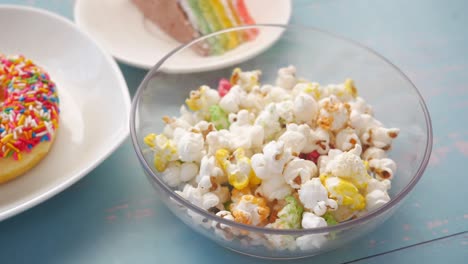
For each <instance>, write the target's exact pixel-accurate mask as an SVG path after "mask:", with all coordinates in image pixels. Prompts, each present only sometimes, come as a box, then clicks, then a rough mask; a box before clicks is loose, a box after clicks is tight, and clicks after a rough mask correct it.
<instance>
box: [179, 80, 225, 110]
mask: <svg viewBox="0 0 468 264" xmlns="http://www.w3.org/2000/svg"><path fill="white" fill-rule="evenodd" d="M218 102H219V94H218V92H217V91H216V90H214V89H211V88H210V87H208V86H206V85H202V86H200V88H198V90H196V91H191V92H190V97H189V98H188V99H186V100H185V103H186V104H187V106H188V108H189V109H190V110H192V111H202V112H207V111H208V108H209V107H210V106H212V105H215V104H217V103H218Z"/></svg>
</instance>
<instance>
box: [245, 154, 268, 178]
mask: <svg viewBox="0 0 468 264" xmlns="http://www.w3.org/2000/svg"><path fill="white" fill-rule="evenodd" d="M250 161H251V164H252V169H253V170H254V172H255V175H256V176H257V177H258V178H259V179H262V180H266V179H268V178H270V177H271V176H272V175H271V174H269V171H268V168H267V163H266V161H265V157H264V156H263V154H261V153H257V154H254V155H253V156H252V158H251V159H250Z"/></svg>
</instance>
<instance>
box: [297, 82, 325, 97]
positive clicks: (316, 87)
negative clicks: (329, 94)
mask: <svg viewBox="0 0 468 264" xmlns="http://www.w3.org/2000/svg"><path fill="white" fill-rule="evenodd" d="M320 90H321V88H320V84H318V83H316V82H299V83H297V84H296V85H295V86H294V88H293V91H292V94H293V95H294V96H297V95H298V94H301V93H305V94H308V95H310V96H312V97H313V98H314V99H315V100H319V99H320V97H321V92H320Z"/></svg>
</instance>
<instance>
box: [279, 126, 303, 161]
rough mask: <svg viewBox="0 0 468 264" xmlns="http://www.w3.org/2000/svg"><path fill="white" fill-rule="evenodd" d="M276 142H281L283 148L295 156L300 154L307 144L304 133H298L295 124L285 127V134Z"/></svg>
mask: <svg viewBox="0 0 468 264" xmlns="http://www.w3.org/2000/svg"><path fill="white" fill-rule="evenodd" d="M278 141H281V142H283V143H284V148H285V149H290V150H291V153H293V155H296V156H297V155H299V153H301V152H302V150H303V149H304V147H305V145H306V144H307V141H306V137H305V136H304V133H301V132H299V128H298V126H297V125H296V124H290V125H288V126H287V127H286V132H284V133H283V134H282V135H281V136H280V137H279V138H278Z"/></svg>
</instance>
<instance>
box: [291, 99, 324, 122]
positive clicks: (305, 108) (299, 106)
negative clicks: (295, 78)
mask: <svg viewBox="0 0 468 264" xmlns="http://www.w3.org/2000/svg"><path fill="white" fill-rule="evenodd" d="M318 109H319V107H318V104H317V102H316V101H315V99H314V98H313V97H312V96H310V95H308V94H305V93H300V94H299V95H297V97H296V98H295V99H294V106H293V112H294V116H295V117H296V121H297V122H298V123H306V124H309V125H312V124H314V123H315V120H316V118H317V114H318Z"/></svg>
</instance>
